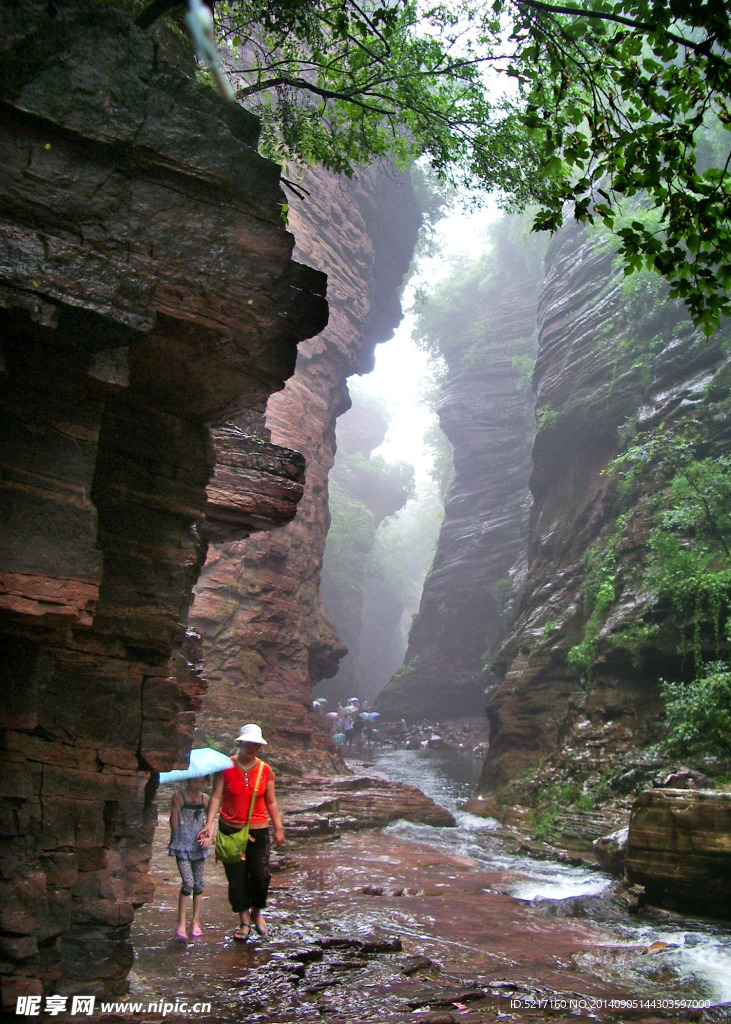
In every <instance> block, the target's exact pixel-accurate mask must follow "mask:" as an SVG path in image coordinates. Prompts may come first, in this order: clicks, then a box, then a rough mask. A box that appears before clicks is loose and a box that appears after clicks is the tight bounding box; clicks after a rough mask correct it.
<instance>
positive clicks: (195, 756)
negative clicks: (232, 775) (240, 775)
mask: <svg viewBox="0 0 731 1024" xmlns="http://www.w3.org/2000/svg"><path fill="white" fill-rule="evenodd" d="M230 767H231V758H230V757H227V756H226V754H222V753H221V751H220V750H214V749H213V747H196V749H195V750H191V752H190V763H189V765H188V767H187V768H175V769H174V770H173V771H171V772H160V783H161V784H164V783H166V782H183V780H184V779H201V778H203V776H204V775H214V774H215V773H216V772H221V771H223V769H224V768H230Z"/></svg>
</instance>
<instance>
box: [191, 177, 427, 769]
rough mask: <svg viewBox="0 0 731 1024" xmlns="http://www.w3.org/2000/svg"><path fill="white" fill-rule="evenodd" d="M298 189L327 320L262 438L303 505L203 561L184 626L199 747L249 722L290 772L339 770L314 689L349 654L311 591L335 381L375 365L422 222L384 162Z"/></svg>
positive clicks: (294, 219)
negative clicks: (189, 637)
mask: <svg viewBox="0 0 731 1024" xmlns="http://www.w3.org/2000/svg"><path fill="white" fill-rule="evenodd" d="M300 183H301V185H302V186H303V188H304V190H305V191H306V196H305V198H304V199H302V200H297V199H292V200H291V205H290V211H289V221H290V226H291V229H292V231H293V232H294V235H295V237H296V239H297V247H296V249H295V254H296V255H297V256H298V257H299V258H300V259H303V260H306V261H307V263H308V264H310V265H312V266H314V267H317V268H318V269H321V270H324V271H325V272H326V273H327V275H328V304H329V307H330V320H329V323H328V326H327V328H326V329H325V330H324V331H323V332H322V333H320V334H319V335H317V337H314V338H312V339H311V340H310V341H308V342H306V343H304V344H302V345H300V347H299V352H298V356H297V367H296V372H295V374H294V376H293V377H292V378H291V379H290V380H289V381H288V382H287V385H286V387H285V388H284V390H283V391H281V392H279V393H278V394H276V395H274V396H273V397H272V398H271V399H270V401H269V405H268V409H267V429H268V431H269V432H270V434H271V438H272V440H273V441H275V442H277V443H278V444H284V445H290V446H292V447H296V448H297V449H298V450H299V451H301V452H302V453H303V455H304V456H305V459H306V464H307V468H306V480H305V492H304V496H303V498H302V500H301V501H300V503H299V506H298V512H297V516H296V518H295V519H294V521H293V522H292V523H291V524H290V525H289V526H287V527H286V528H284V529H282V530H279V531H277V532H276V533H275V534H271V535H268V536H264V535H262V536H259V537H255V538H250V539H249V540H245V541H242V542H240V543H238V542H236V543H229V544H224V545H220V546H218V545H217V546H216V547H215V549H213V550H211V551H210V552H209V557H208V560H207V563H206V566H205V569H204V570H203V573H202V574H201V578H200V581H199V583H198V586H197V588H196V599H195V603H194V606H193V609H192V615H191V623H192V625H193V626H194V627H195V629H196V630H198V632H199V633H200V634H201V636H202V637H203V652H204V660H205V666H206V678H207V680H208V682H209V690H208V695H207V697H206V704H205V708H204V711H203V713H202V715H200V716H199V721H198V730H199V731H198V735H199V737H200V739H201V740H203V739H204V738H205V737H213V738H214V739H215V740H216V742H217V743H218V744H220V745H221V749H227V747H228V746H230V745H231V743H232V741H233V739H234V737H235V736H236V733H237V731H238V729H239V727H240V726H241V724H243V723H244V722H248V721H256V722H260V723H261V725H262V728H263V731H264V735H265V737H266V738H267V740H268V741H269V743H270V748H269V750H268V756H269V758H270V760H271V762H272V764H273V765H274V767H275V768H276V769H277V770H285V771H287V772H289V773H301V772H302V771H304V770H306V769H309V770H312V769H320V770H324V771H332V770H336V769H337V770H342V767H343V765H342V761H341V759H340V755H339V754H338V751H337V747H336V746H335V744H334V743H333V742H332V740H331V739H330V737H329V734H328V732H327V729H326V728H325V726H324V723H323V722H322V719H321V718H320V717H319V716H317V715H316V714H314V712H313V710H312V687H313V685H314V684H315V683H316V682H318V681H319V680H321V679H326V678H330V677H331V676H333V675H334V674H335V672H336V671H337V667H338V664H339V662H340V660H341V659H342V658H343V656H344V655H345V654H346V652H347V648H346V647H345V645H344V644H343V642H342V640H341V639H340V637H339V636H338V634H337V632H336V630H335V627H334V625H333V623H332V621H331V620H330V618H329V616H328V615H327V612H326V610H325V608H324V605H323V603H322V600H321V598H320V593H319V587H320V578H321V568H322V559H323V554H324V549H325V539H326V536H327V530H328V526H329V522H330V517H329V511H328V483H327V481H328V474H329V472H330V469H331V468H332V465H333V460H334V455H335V448H336V441H335V425H336V420H337V417H338V416H339V415H340V414H341V413H343V412H345V410H346V409H347V408H348V407H349V404H350V398H349V395H348V390H347V386H346V379H347V378H348V377H349V376H351V375H352V374H359V373H366V372H368V371H369V370H370V369H371V368H372V365H373V352H374V347H375V345H376V344H377V343H378V342H381V341H384V340H386V339H387V338H388V337H390V335H391V333H392V331H393V329H394V327H395V326H396V325H397V323H398V321H399V319H400V315H401V311H400V303H399V290H400V283H401V280H402V278H403V275H404V274H405V272H406V270H407V269H408V266H409V263H410V261H411V256H412V253H413V249H414V246H415V244H416V237H417V234H418V229H419V226H420V221H421V218H420V213H419V210H418V207H417V204H416V201H415V199H414V196H413V193H412V189H411V185H410V181H409V177H408V175H404V174H400V173H397V172H396V171H394V170H393V168H392V167H390V166H389V165H387V164H382V165H376V166H374V167H372V168H368V169H363V170H362V171H361V172H359V174H358V177H357V178H356V179H353V180H348V179H345V178H340V177H336V176H334V175H332V174H329V173H327V172H325V171H322V170H317V171H308V172H307V173H306V174H305V175H304V176H303V177H302V178H301V181H300Z"/></svg>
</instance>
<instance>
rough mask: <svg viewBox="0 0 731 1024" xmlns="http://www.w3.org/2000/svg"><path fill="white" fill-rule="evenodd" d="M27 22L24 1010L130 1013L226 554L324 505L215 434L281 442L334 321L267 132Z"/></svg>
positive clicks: (16, 321) (113, 19)
mask: <svg viewBox="0 0 731 1024" xmlns="http://www.w3.org/2000/svg"><path fill="white" fill-rule="evenodd" d="M4 21H5V28H6V32H7V34H6V35H5V37H4V39H3V42H2V50H3V53H2V60H3V83H2V92H1V93H0V136H1V142H0V148H1V149H2V153H3V159H2V167H1V169H0V175H1V178H2V180H1V183H0V320H1V322H2V333H1V335H0V339H1V341H0V346H1V348H0V407H1V409H2V415H1V416H0V439H1V440H0V444H1V446H2V447H1V455H0V459H1V463H0V464H1V465H2V476H1V478H0V503H1V505H0V508H1V511H0V518H1V520H2V532H1V533H0V644H1V645H2V665H3V675H4V683H5V685H4V699H3V706H2V713H1V714H2V727H3V732H2V749H3V769H2V791H1V793H0V808H1V810H2V813H1V814H0V829H1V833H2V861H1V863H0V870H1V872H2V875H1V877H0V897H1V905H2V910H1V911H0V939H1V942H0V950H1V952H0V974H1V975H2V998H3V1007H4V1008H8V1007H10V1006H11V1005H12V1003H13V1000H14V998H15V996H16V995H17V994H19V993H26V994H29V993H41V992H43V991H45V992H61V993H67V992H81V993H86V994H91V993H107V994H109V993H115V992H119V991H123V990H124V988H125V977H126V973H127V971H128V969H129V967H130V965H131V963H132V949H131V946H130V943H129V926H130V922H131V920H132V917H133V913H134V908H135V907H136V906H138V905H140V904H141V903H142V902H144V901H145V900H147V899H148V898H149V897H150V894H151V892H152V882H151V879H150V876H149V874H148V864H149V859H150V852H151V838H152V830H153V827H154V822H155V820H156V808H155V807H154V805H152V804H151V797H152V796H153V795H154V787H153V786H151V781H152V780H154V778H155V775H154V772H156V771H157V770H161V769H167V768H171V767H173V766H174V765H175V764H176V763H178V762H181V761H182V762H185V761H186V760H187V757H186V756H185V755H186V754H187V750H188V748H189V747H190V742H191V736H192V730H193V721H194V714H195V710H196V709H197V708H198V707H199V706H200V699H201V693H202V692H203V690H204V684H203V683H202V681H201V679H200V678H199V677H198V676H197V675H196V674H195V672H193V671H191V670H190V669H189V666H188V665H187V662H186V659H185V657H184V654H183V652H182V648H183V646H184V640H185V622H186V617H187V613H188V608H189V605H190V601H191V591H192V587H193V584H194V582H195V580H196V578H197V576H198V573H199V571H200V568H201V565H202V563H203V559H204V556H205V550H206V536H207V532H210V534H211V535H212V536H213V537H215V538H217V539H221V538H224V537H228V536H231V535H237V536H241V535H246V534H247V533H248V532H249V531H250V530H251V529H255V528H260V527H262V526H268V525H278V524H281V523H282V522H286V521H287V520H288V519H291V517H292V515H293V514H294V509H295V507H296V501H297V500H298V498H299V496H300V495H301V491H302V479H303V460H302V458H301V456H300V455H299V454H298V453H296V452H293V451H289V450H285V449H283V448H281V447H277V446H275V445H272V444H268V443H262V442H258V441H256V440H255V439H251V438H248V439H247V438H246V437H245V436H244V435H243V434H242V433H241V432H240V431H237V430H236V429H234V428H220V429H216V430H215V431H212V430H211V429H210V426H211V424H214V423H220V421H221V420H222V419H224V418H225V417H229V416H231V415H233V414H239V416H240V418H241V421H242V422H245V423H246V424H247V426H248V427H249V430H250V431H251V429H252V426H254V425H256V424H259V425H260V429H261V432H263V413H264V408H265V404H266V402H267V399H268V398H269V395H270V394H271V393H272V391H274V390H276V389H277V388H281V387H282V385H283V383H284V381H285V379H286V378H287V377H288V376H289V375H290V374H291V373H292V372H293V370H294V364H295V357H296V345H297V342H298V341H300V340H301V339H302V338H304V337H307V336H309V335H311V334H313V333H315V332H316V331H318V330H320V329H321V328H322V326H323V325H324V323H325V322H326V319H327V310H326V304H325V300H324V289H325V279H324V277H323V275H321V274H320V273H318V272H316V271H314V270H310V269H308V268H306V267H303V266H300V265H299V264H298V263H296V262H294V261H293V259H292V249H293V238H292V235H291V234H290V233H289V232H287V231H286V230H285V227H284V224H283V222H282V219H281V204H282V203H283V201H284V196H283V194H282V192H281V189H280V185H279V168H278V167H277V166H275V165H273V164H271V163H270V162H267V161H265V160H262V159H261V158H260V157H259V156H258V155H257V153H256V143H257V124H256V122H255V120H254V119H252V118H251V117H249V116H248V115H247V114H246V113H245V112H244V111H242V110H240V109H238V108H229V107H224V106H223V104H222V103H221V102H220V101H219V100H218V99H217V98H216V96H215V95H214V94H213V93H212V92H211V91H210V90H206V89H203V88H201V87H199V86H197V85H196V84H195V83H194V82H193V81H192V79H189V78H186V77H184V76H183V75H182V74H180V73H179V72H177V71H174V70H172V69H171V68H169V67H167V66H166V65H165V63H164V62H162V61H161V60H160V59H159V58H158V55H157V53H156V49H155V47H154V46H153V43H152V41H151V40H150V39H148V38H147V37H146V36H144V35H143V34H142V33H141V32H139V31H138V30H137V29H136V28H135V27H134V26H133V25H132V24H131V22H130V21H129V20H128V19H127V18H126V17H125V16H123V15H121V14H119V13H118V12H117V11H115V10H113V9H111V8H110V7H108V6H106V5H99V4H95V3H91V4H84V3H66V4H57V5H43V4H37V3H32V2H27V3H17V4H14V5H12V6H11V7H10V8H9V9H8V10H7V11H5V12H4ZM216 461H217V466H216V472H215V477H214V479H213V482H212V483H211V500H210V505H209V503H208V499H207V493H206V488H207V485H208V484H209V479H210V478H211V473H212V470H213V467H214V462H216ZM232 481H233V482H232ZM242 489H244V490H245V491H246V500H243V499H241V500H240V501H234V500H232V498H231V495H232V494H233V493H234V492H239V491H240V490H242ZM209 513H210V514H209ZM151 772H152V773H153V774H152V775H151Z"/></svg>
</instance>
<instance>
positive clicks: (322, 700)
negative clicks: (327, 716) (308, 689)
mask: <svg viewBox="0 0 731 1024" xmlns="http://www.w3.org/2000/svg"><path fill="white" fill-rule="evenodd" d="M312 703H313V704H316V705H318V707H319V705H320V704H327V701H326V700H325V698H324V697H316V698H315V699H314V700H313V702H312Z"/></svg>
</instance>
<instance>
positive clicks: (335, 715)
mask: <svg viewBox="0 0 731 1024" xmlns="http://www.w3.org/2000/svg"><path fill="white" fill-rule="evenodd" d="M325 718H340V715H339V714H338V713H337V711H327V712H326V713H325Z"/></svg>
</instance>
